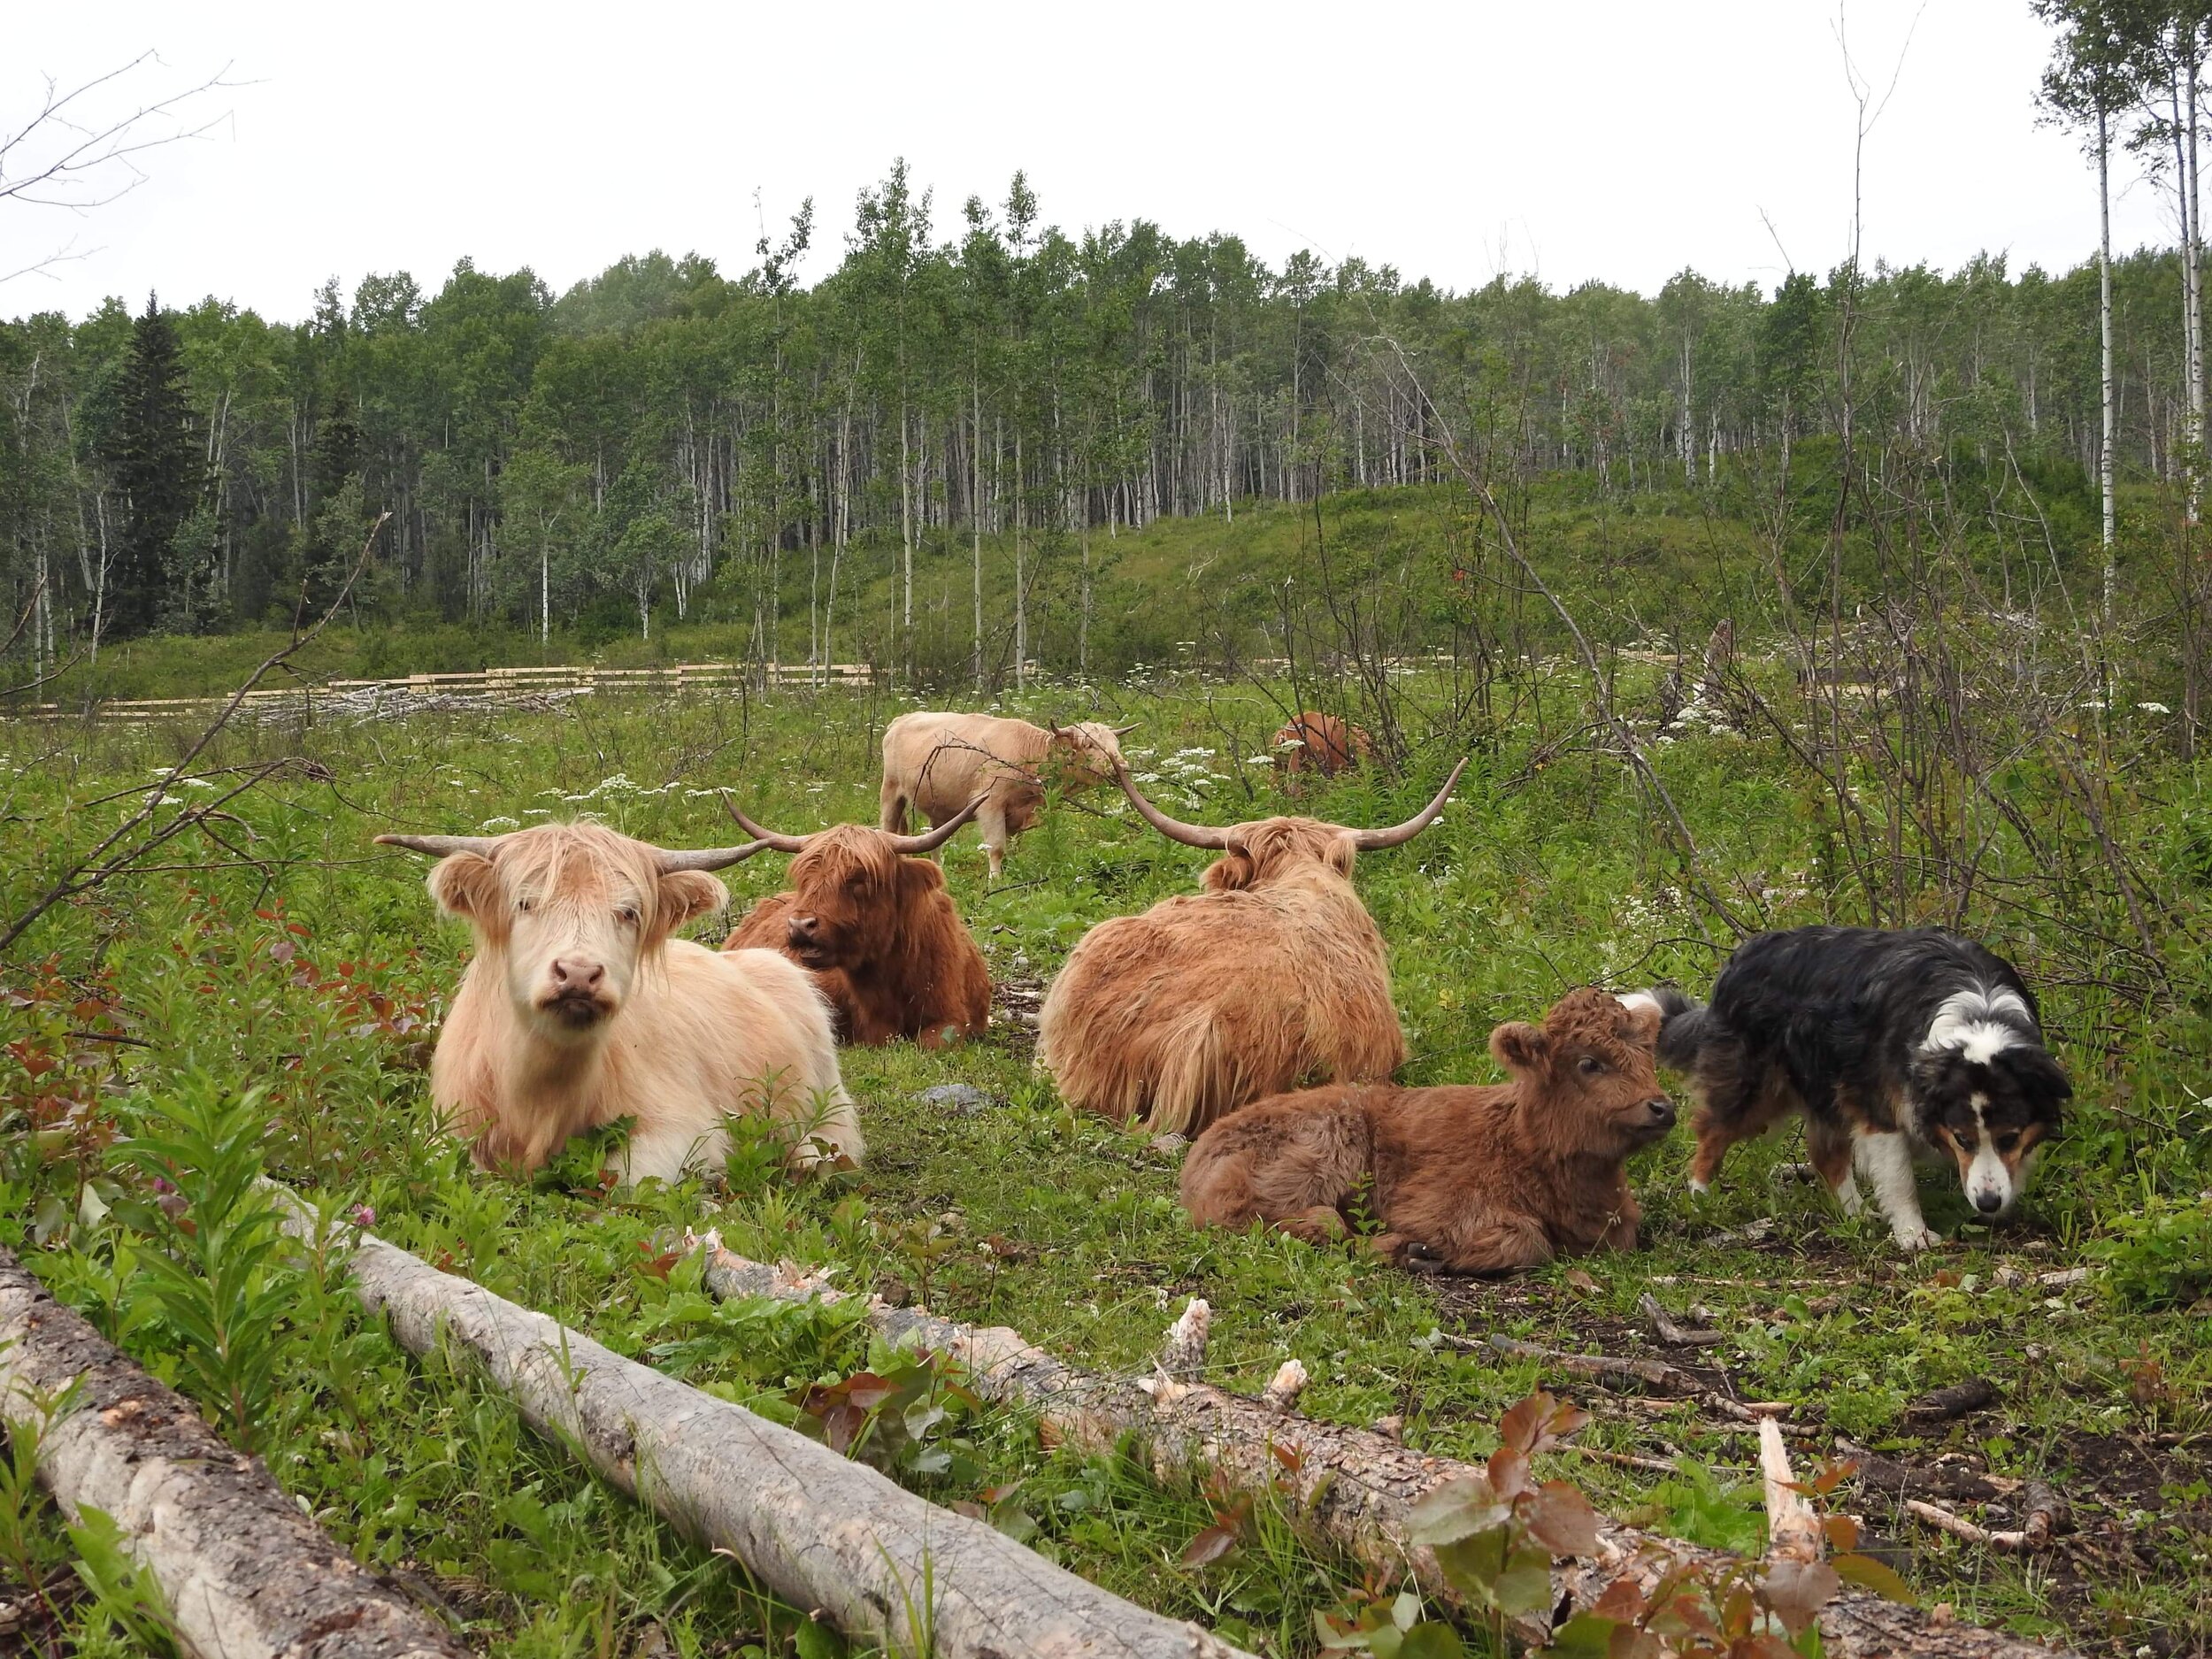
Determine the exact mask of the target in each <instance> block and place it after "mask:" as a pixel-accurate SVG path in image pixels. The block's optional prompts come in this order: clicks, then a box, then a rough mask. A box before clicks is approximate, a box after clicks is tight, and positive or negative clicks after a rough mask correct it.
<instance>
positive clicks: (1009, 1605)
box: [267, 1183, 1247, 1659]
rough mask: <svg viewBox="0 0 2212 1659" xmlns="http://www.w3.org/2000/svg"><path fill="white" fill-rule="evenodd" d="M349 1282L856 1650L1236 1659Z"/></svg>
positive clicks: (1011, 1546)
mask: <svg viewBox="0 0 2212 1659" xmlns="http://www.w3.org/2000/svg"><path fill="white" fill-rule="evenodd" d="M267 1185H268V1187H269V1189H270V1190H271V1191H273V1193H275V1194H280V1196H281V1199H282V1201H283V1202H284V1203H285V1207H286V1215H287V1221H286V1226H287V1229H288V1231H289V1232H291V1233H293V1235H294V1236H295V1237H296V1238H299V1239H302V1240H305V1241H308V1242H310V1243H313V1242H314V1241H315V1240H317V1235H318V1232H319V1226H320V1223H319V1220H318V1219H317V1217H315V1215H314V1214H313V1212H312V1211H311V1210H308V1209H307V1208H306V1207H305V1205H304V1204H303V1202H301V1200H300V1199H299V1198H298V1197H297V1195H296V1194H292V1193H291V1192H289V1191H288V1189H286V1188H283V1187H276V1186H274V1184H273V1183H270V1184H267ZM348 1232H349V1233H350V1229H348ZM351 1268H352V1274H353V1286H354V1291H355V1294H357V1296H358V1297H359V1298H360V1301H361V1304H362V1306H363V1307H365V1309H367V1310H369V1311H370V1312H371V1313H372V1314H381V1315H383V1316H384V1317H385V1318H386V1319H387V1321H388V1323H389V1325H390V1329H391V1333H392V1336H393V1339H394V1340H396V1341H397V1342H398V1343H399V1344H400V1346H401V1347H403V1348H406V1349H407V1350H408V1351H409V1352H410V1353H411V1354H415V1355H419V1356H427V1355H430V1354H433V1353H436V1352H446V1353H450V1354H461V1355H466V1356H469V1358H470V1359H471V1360H472V1362H473V1363H476V1364H477V1365H479V1366H480V1367H481V1369H482V1371H483V1372H484V1374H485V1376H486V1377H487V1378H488V1379H489V1380H490V1382H491V1384H492V1385H493V1386H495V1387H496V1388H498V1389H499V1390H500V1391H501V1392H502V1393H503V1394H506V1395H507V1396H508V1397H509V1398H510V1399H511V1400H512V1401H513V1402H514V1405H515V1409H516V1410H517V1411H518V1413H519V1414H520V1415H521V1417H522V1418H523V1420H524V1421H525V1422H526V1423H528V1424H529V1425H531V1427H533V1428H534V1429H536V1430H537V1431H538V1432H541V1433H542V1434H544V1435H546V1436H547V1437H548V1438H549V1439H551V1440H557V1441H558V1442H559V1443H560V1444H561V1445H563V1446H565V1447H567V1448H570V1449H571V1450H572V1451H573V1452H574V1453H575V1455H578V1456H580V1457H581V1458H582V1459H583V1460H584V1461H585V1462H587V1463H589V1464H590V1465H591V1466H592V1467H593V1468H594V1469H595V1470H596V1471H598V1472H599V1473H600V1474H601V1475H602V1476H603V1478H605V1479H607V1480H608V1481H610V1482H611V1483H612V1484H613V1485H614V1486H617V1487H618V1488H619V1489H620V1490H622V1491H624V1492H626V1493H628V1494H632V1495H633V1496H634V1497H636V1498H637V1499H638V1501H639V1502H642V1503H644V1504H646V1505H648V1506H649V1507H650V1508H651V1509H654V1510H655V1511H656V1512H657V1513H658V1514H660V1515H661V1516H663V1517H665V1518H666V1519H667V1520H668V1521H669V1522H671V1523H672V1525H675V1526H677V1527H679V1528H680V1529H681V1530H683V1531H684V1532H687V1533H688V1534H690V1535H691V1536H693V1537H695V1538H696V1539H698V1540H701V1541H703V1542H704V1543H706V1544H709V1545H710V1546H712V1547H713V1548H715V1549H717V1550H719V1551H724V1552H726V1553H727V1554H728V1555H731V1556H732V1557H733V1559H735V1560H736V1561H737V1562H738V1563H740V1564H741V1565H742V1566H743V1567H744V1568H745V1570H746V1571H748V1572H749V1573H751V1574H752V1575H753V1576H754V1577H755V1578H757V1579H758V1580H759V1581H760V1582H761V1583H763V1584H764V1585H766V1586H768V1587H769V1588H770V1589H771V1590H772V1591H773V1592H774V1593H775V1594H778V1595H780V1596H782V1597H784V1598H785V1599H786V1600H787V1601H789V1602H790V1603H791V1605H793V1606H794V1607H800V1608H808V1609H818V1611H819V1613H820V1615H821V1616H822V1617H824V1618H825V1619H826V1621H827V1622H828V1623H830V1624H833V1625H834V1626H836V1627H837V1628H838V1629H839V1630H841V1631H842V1632H844V1633H845V1634H846V1635H847V1636H848V1637H849V1638H850V1639H852V1640H855V1641H856V1642H865V1643H867V1644H869V1645H871V1646H879V1647H883V1648H885V1649H886V1650H887V1651H890V1652H895V1653H926V1654H931V1655H938V1656H939V1659H1010V1655H1023V1654H1027V1655H1039V1656H1040V1659H1247V1656H1246V1655H1243V1654H1242V1653H1241V1651H1240V1649H1238V1648H1235V1647H1231V1646H1230V1645H1229V1644H1228V1643H1226V1642H1225V1641H1223V1640H1221V1639H1220V1638H1219V1637H1217V1636H1215V1635H1214V1634H1213V1633H1212V1632H1210V1631H1207V1630H1204V1629H1202V1628H1201V1627H1200V1626H1198V1625H1196V1624H1188V1623H1186V1622H1183V1621H1180V1620H1177V1619H1171V1618H1165V1617H1161V1616H1160V1615H1159V1614H1156V1613H1152V1612H1148V1611H1147V1610H1146V1609H1142V1608H1140V1607H1137V1606H1134V1605H1133V1604H1132V1603H1130V1602H1127V1601H1123V1600H1121V1599H1120V1598H1119V1597H1118V1596H1115V1595H1110V1594H1108V1593H1107V1592H1105V1591H1103V1590H1101V1589H1099V1588H1098V1587H1097V1586H1095V1585H1092V1584H1089V1583H1087V1582H1086V1581H1085V1580H1083V1579H1081V1578H1077V1577H1076V1576H1075V1575H1074V1574H1073V1573H1071V1572H1069V1571H1066V1570H1065V1569H1064V1568H1060V1567H1056V1566H1055V1565H1053V1564H1052V1563H1049V1562H1048V1561H1046V1560H1045V1559H1044V1557H1043V1556H1041V1555H1038V1554H1036V1553H1035V1552H1034V1551H1033V1550H1030V1549H1027V1548H1024V1547H1023V1546H1022V1545H1020V1544H1018V1543H1016V1542H1015V1541H1014V1540H1011V1539H1010V1538H1008V1537H1006V1536H1005V1535H1004V1534H1003V1533H1002V1532H999V1531H998V1530H997V1529H996V1528H995V1527H993V1526H991V1525H988V1524H987V1523H986V1522H982V1521H977V1520H971V1519H969V1518H968V1517H965V1516H963V1515H957V1514H955V1513H953V1512H952V1511H950V1510H947V1509H938V1508H937V1507H935V1506H934V1505H933V1504H931V1503H930V1502H927V1501H926V1500H925V1499H922V1498H919V1497H917V1496H916V1495H914V1494H912V1493H910V1492H908V1491H906V1490H905V1489H904V1488H902V1487H900V1486H895V1485H894V1484H892V1482H890V1481H889V1480H887V1479H885V1478H884V1477H883V1476H881V1475H879V1474H878V1473H877V1472H876V1471H874V1470H872V1469H871V1468H869V1467H868V1466H867V1465H866V1464H864V1463H855V1462H853V1461H852V1460H851V1459H849V1458H847V1457H844V1456H842V1455H840V1454H838V1453H836V1452H833V1451H832V1450H831V1449H830V1448H828V1447H827V1446H825V1445H823V1444H822V1443H821V1442H819V1441H817V1440H809V1439H807V1438H806V1437H805V1436H804V1435H803V1434H800V1433H798V1432H796V1431H795V1430H792V1429H787V1428H785V1427H783V1426H781V1425H779V1424H774V1423H770V1422H768V1421H767V1420H766V1419H765V1418H763V1417H755V1416H754V1415H753V1414H752V1413H751V1412H749V1411H747V1410H746V1409H743V1408H742V1407H741V1406H737V1405H733V1404H731V1403H730V1402H727V1401H725V1400H718V1399H716V1398H714V1397H713V1396H712V1395H710V1394H703V1393H701V1392H700V1391H699V1390H698V1389H696V1388H694V1387H691V1386H689V1385H687V1384H685V1383H680V1382H678V1381H677V1380H676V1379H673V1378H672V1377H664V1376H663V1375H662V1374H661V1373H660V1372H658V1371H654V1370H652V1369H650V1368H649V1367H648V1366H644V1365H641V1364H638V1363H635V1362H634V1361H632V1360H626V1359H624V1358H622V1357H621V1356H618V1355H616V1354H613V1353H611V1352H610V1351H609V1350H608V1349H606V1348H602V1347H601V1346H600V1345H599V1344H598V1343H596V1342H594V1341H593V1340H590V1339H589V1338H588V1337H586V1336H583V1335H581V1334H580V1333H577V1332H574V1331H572V1330H569V1329H568V1328H567V1327H565V1326H564V1325H560V1324H559V1323H558V1322H557V1321H555V1320H553V1319H549V1318H548V1317H546V1316H545V1315H543V1314H541V1313H533V1312H532V1311H530V1310H528V1309H526V1308H519V1307H517V1306H516V1305H515V1304H514V1303H513V1302H508V1301H506V1300H504V1299H503V1298H502V1297H499V1296H495V1295H494V1294H492V1293H491V1292H489V1291H488V1290H486V1289H484V1288H483V1287H482V1286H480V1285H475V1284H472V1283H470V1282H469V1281H468V1280H467V1279H459V1278H456V1277H455V1276H454V1275H452V1274H450V1273H442V1272H440V1271H438V1270H437V1269H435V1268H434V1267H432V1266H430V1265H429V1264H428V1263H426V1262H423V1261H421V1260H420V1259H419V1258H418V1257H416V1256H411V1255H409V1254H408V1253H407V1252H406V1251H404V1250H403V1249H400V1248H398V1247H397V1246H396V1245H392V1244H388V1243H386V1242H385V1241H384V1240H381V1239H380V1238H378V1237H377V1236H376V1235H375V1234H373V1233H360V1234H358V1236H357V1238H355V1239H354V1240H353V1252H352V1261H351Z"/></svg>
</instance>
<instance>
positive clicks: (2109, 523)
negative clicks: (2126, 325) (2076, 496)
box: [2097, 107, 2119, 623]
mask: <svg viewBox="0 0 2212 1659" xmlns="http://www.w3.org/2000/svg"><path fill="white" fill-rule="evenodd" d="M2097 227H2098V242H2097V325H2098V330H2099V333H2100V334H2101V346H2102V349H2101V359H2100V361H2101V373H2102V377H2103V392H2102V399H2101V401H2102V405H2103V411H2104V434H2103V437H2102V440H2101V442H2100V443H2099V445H2098V449H2097V493H2098V495H2099V497H2100V498H2101V502H2102V504H2103V514H2104V617H2105V620H2106V621H2107V622H2108V623H2109V622H2110V621H2111V620H2112V601H2113V590H2114V588H2116V587H2117V586H2118V585H2119V572H2118V570H2117V569H2116V566H2115V565H2114V562H2113V550H2112V544H2113V537H2114V532H2115V530H2116V507H2115V503H2114V502H2113V498H2112V482H2113V479H2112V473H2113V465H2112V443H2113V428H2114V426H2116V424H2117V422H2116V410H2115V407H2114V403H2113V374H2112V147H2111V141H2110V136H2109V134H2108V131H2107V127H2106V116H2105V111H2104V110H2103V109H2102V108H2101V107H2100V108H2099V109H2098V111H2097Z"/></svg>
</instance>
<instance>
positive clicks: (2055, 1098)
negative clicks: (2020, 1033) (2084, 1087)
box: [1996, 1046, 2074, 1110]
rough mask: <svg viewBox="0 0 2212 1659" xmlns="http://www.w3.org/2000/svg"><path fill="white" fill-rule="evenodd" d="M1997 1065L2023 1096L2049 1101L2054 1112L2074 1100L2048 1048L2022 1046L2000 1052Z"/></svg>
mask: <svg viewBox="0 0 2212 1659" xmlns="http://www.w3.org/2000/svg"><path fill="white" fill-rule="evenodd" d="M1996 1064H1999V1065H2001V1066H2002V1067H2004V1069H2005V1070H2006V1071H2008V1072H2009V1073H2011V1076H2012V1079H2013V1082H2014V1084H2015V1085H2016V1087H2018V1088H2019V1090H2020V1092H2021V1093H2022V1094H2025V1095H2026V1096H2027V1097H2028V1098H2029V1099H2030V1100H2032V1101H2035V1102H2039V1103H2040V1102H2049V1103H2050V1105H2051V1107H2052V1108H2053V1110H2056V1109H2057V1108H2058V1107H2060V1106H2062V1105H2064V1104H2065V1103H2066V1102H2068V1101H2070V1100H2071V1099H2073V1097H2074V1086H2073V1084H2072V1083H2071V1082H2070V1081H2069V1080H2068V1079H2067V1076H2066V1071H2065V1069H2064V1068H2063V1067H2062V1066H2061V1065H2060V1064H2059V1063H2058V1062H2057V1061H2056V1060H2055V1059H2054V1058H2053V1057H2052V1056H2051V1051H2050V1050H2049V1049H2047V1048H2029V1047H2026V1046H2022V1047H2019V1048H2005V1049H2001V1050H2000V1051H1999V1053H1998V1054H1997V1056H1996Z"/></svg>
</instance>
